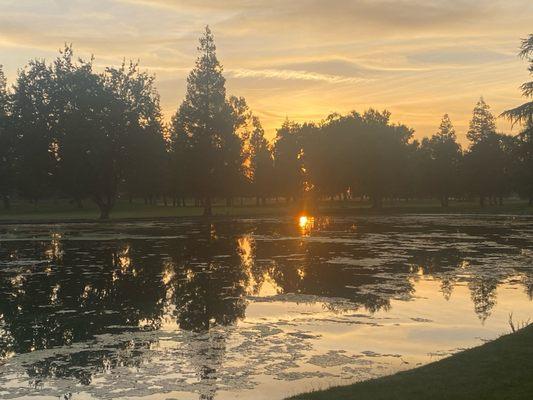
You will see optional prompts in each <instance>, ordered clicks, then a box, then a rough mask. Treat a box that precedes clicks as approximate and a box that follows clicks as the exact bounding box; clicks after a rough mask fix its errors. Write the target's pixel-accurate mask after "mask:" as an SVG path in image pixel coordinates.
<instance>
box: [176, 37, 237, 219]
mask: <svg viewBox="0 0 533 400" xmlns="http://www.w3.org/2000/svg"><path fill="white" fill-rule="evenodd" d="M198 51H199V53H200V54H199V56H198V58H197V60H196V66H195V68H194V69H193V70H192V71H191V73H190V74H189V77H188V78H187V93H186V95H185V100H184V101H183V103H182V104H181V106H180V107H179V109H178V111H177V113H176V115H175V116H174V120H173V132H172V134H173V140H174V143H175V145H180V146H183V148H182V149H181V150H180V151H181V152H182V154H183V156H184V157H185V160H184V162H185V163H186V171H187V173H188V179H187V181H188V182H187V183H188V186H189V188H190V190H191V192H192V194H193V195H194V196H196V197H199V198H202V199H203V201H204V214H205V215H211V213H212V210H211V207H212V201H213V198H214V197H215V196H216V195H221V194H222V195H224V194H226V195H227V193H224V189H225V185H226V184H231V183H232V180H233V179H234V178H235V176H234V173H235V169H237V168H240V167H241V164H239V161H238V160H239V159H240V157H241V148H240V147H239V146H240V143H241V139H240V138H239V137H238V135H237V134H236V129H235V128H236V127H237V126H238V125H239V123H240V121H239V118H238V116H236V115H235V113H236V112H237V111H236V109H235V106H238V104H236V103H235V102H233V104H232V103H230V102H229V101H228V100H227V98H226V88H225V83H226V80H225V79H224V77H223V76H222V66H221V65H220V63H219V61H218V59H217V56H216V46H215V42H214V38H213V34H212V33H211V30H210V29H209V27H206V29H205V33H204V35H203V36H202V37H201V38H200V45H199V47H198ZM241 146H242V145H241Z"/></svg>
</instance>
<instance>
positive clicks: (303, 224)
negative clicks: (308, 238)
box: [298, 215, 315, 235]
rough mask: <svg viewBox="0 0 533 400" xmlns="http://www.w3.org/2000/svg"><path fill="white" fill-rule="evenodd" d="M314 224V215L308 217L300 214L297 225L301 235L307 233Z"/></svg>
mask: <svg viewBox="0 0 533 400" xmlns="http://www.w3.org/2000/svg"><path fill="white" fill-rule="evenodd" d="M314 225H315V218H314V217H309V216H307V215H300V217H299V218H298V226H299V227H300V231H301V233H302V235H309V233H311V230H312V229H313V227H314Z"/></svg>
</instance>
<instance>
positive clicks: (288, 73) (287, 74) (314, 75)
mask: <svg viewBox="0 0 533 400" xmlns="http://www.w3.org/2000/svg"><path fill="white" fill-rule="evenodd" d="M226 72H228V73H229V74H230V75H231V76H232V77H234V78H260V79H282V80H302V81H317V82H327V83H345V84H346V83H360V82H364V81H368V80H369V79H365V78H359V77H349V76H341V75H332V74H322V73H318V72H311V71H304V70H293V69H260V70H254V69H244V68H235V69H228V70H226Z"/></svg>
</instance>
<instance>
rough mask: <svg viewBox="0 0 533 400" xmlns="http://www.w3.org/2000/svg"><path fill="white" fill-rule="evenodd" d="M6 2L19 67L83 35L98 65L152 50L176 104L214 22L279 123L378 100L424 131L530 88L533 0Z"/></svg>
mask: <svg viewBox="0 0 533 400" xmlns="http://www.w3.org/2000/svg"><path fill="white" fill-rule="evenodd" d="M1 11H2V12H1V13H0V63H1V64H3V65H4V68H5V70H6V72H7V75H8V77H9V79H10V80H13V79H14V78H15V76H16V73H17V69H18V68H20V67H22V66H23V65H24V64H25V63H26V62H27V61H28V60H29V59H30V58H33V57H46V58H47V59H48V60H49V61H51V59H52V58H53V57H55V56H56V55H57V49H59V48H60V47H62V46H63V44H64V43H65V42H67V43H72V44H73V45H74V48H75V50H76V51H77V53H78V55H80V56H82V57H88V56H90V55H91V54H94V55H95V57H96V62H97V66H98V67H99V68H102V67H103V66H104V65H117V64H120V62H121V61H122V59H123V58H126V59H130V58H131V59H134V60H140V64H141V68H144V69H147V70H148V71H150V72H154V73H155V74H156V75H157V84H158V85H159V89H160V92H161V99H162V102H163V107H164V110H165V113H166V114H167V116H170V115H171V114H172V113H173V112H174V111H175V110H176V108H177V107H178V104H179V102H180V101H181V100H182V99H183V95H184V92H185V87H186V80H185V78H186V76H187V74H188V72H189V71H190V69H191V68H192V67H193V66H194V60H195V57H196V46H197V38H198V36H199V35H200V34H201V32H202V29H203V27H204V26H205V25H206V24H209V25H210V26H211V27H212V29H213V31H214V33H215V39H216V43H217V49H218V56H219V58H220V60H221V62H222V64H223V65H224V67H225V75H226V77H227V82H228V91H229V92H230V93H232V94H237V95H243V96H245V97H246V99H247V101H248V103H249V105H250V106H251V108H252V109H253V110H254V111H255V112H256V113H257V114H258V115H260V116H261V117H262V122H263V124H264V125H265V127H266V129H267V132H268V133H269V134H270V135H273V134H274V131H275V128H276V127H277V126H278V125H279V124H280V123H281V122H282V121H283V119H284V118H285V117H286V116H289V117H291V118H295V119H298V120H304V119H309V118H318V119H320V118H323V117H325V116H326V115H327V114H328V113H330V112H333V111H339V112H347V111H350V110H352V109H357V110H362V109H364V108H367V107H371V106H372V107H377V108H389V109H390V110H391V111H392V113H393V118H395V119H396V120H401V121H402V122H404V123H407V124H410V125H411V126H413V127H414V128H415V129H416V130H417V135H418V136H422V135H427V134H431V133H432V132H433V131H434V130H435V129H436V127H437V126H438V123H439V119H440V117H441V116H442V114H443V113H444V112H448V113H450V115H451V117H452V119H453V122H454V123H455V125H456V127H457V129H458V131H459V133H460V135H459V136H460V137H461V133H463V134H464V130H466V126H467V124H468V118H469V117H470V113H471V109H472V107H473V105H474V103H475V101H476V100H477V98H478V97H479V96H480V95H484V96H485V98H486V100H487V101H488V102H489V103H490V104H491V106H492V108H493V110H494V111H495V112H496V113H498V112H500V111H502V110H503V109H505V108H507V107H511V106H514V105H515V104H518V103H519V102H520V100H521V99H520V92H519V90H517V87H518V86H519V85H520V84H521V83H522V82H523V81H525V80H526V79H527V77H528V76H527V70H526V68H525V65H524V63H523V62H522V61H521V60H520V59H518V58H517V57H515V53H516V52H517V48H518V45H519V39H520V38H521V37H525V36H526V35H527V34H529V33H532V32H531V29H532V26H531V21H532V20H533V2H532V1H531V0H487V1H481V0H448V1H444V0H399V1H393V0H330V1H327V2H325V1H323V0H293V1H287V0H224V1H221V0H91V1H86V0H39V1H37V0H33V1H32V0H2V10H1ZM499 123H500V124H501V128H502V129H505V128H506V125H505V122H504V121H499ZM463 137H464V136H463Z"/></svg>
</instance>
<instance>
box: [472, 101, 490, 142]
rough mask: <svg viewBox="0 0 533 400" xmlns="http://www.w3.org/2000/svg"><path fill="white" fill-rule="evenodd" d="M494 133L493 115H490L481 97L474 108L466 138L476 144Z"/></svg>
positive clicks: (488, 108)
mask: <svg viewBox="0 0 533 400" xmlns="http://www.w3.org/2000/svg"><path fill="white" fill-rule="evenodd" d="M494 133H496V123H495V119H494V115H492V112H491V111H490V107H489V105H488V104H487V103H485V100H483V97H481V98H480V99H479V101H478V102H477V104H476V106H475V107H474V111H473V113H472V119H471V120H470V124H469V127H468V133H467V134H466V137H467V138H468V140H470V141H471V142H473V143H478V142H480V141H482V140H483V139H486V138H487V137H488V136H490V135H491V134H494Z"/></svg>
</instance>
